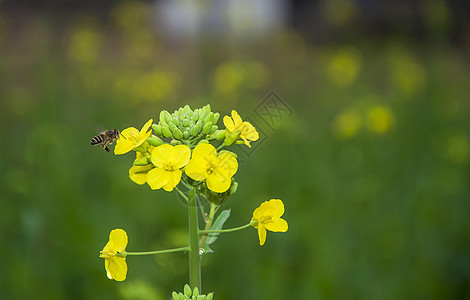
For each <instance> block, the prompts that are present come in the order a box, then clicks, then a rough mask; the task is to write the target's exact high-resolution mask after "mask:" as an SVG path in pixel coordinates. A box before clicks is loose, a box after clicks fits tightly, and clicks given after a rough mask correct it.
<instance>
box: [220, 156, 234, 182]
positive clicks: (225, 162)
mask: <svg viewBox="0 0 470 300" xmlns="http://www.w3.org/2000/svg"><path fill="white" fill-rule="evenodd" d="M237 170H238V161H237V159H236V158H235V157H233V156H232V155H230V154H229V153H222V154H220V155H219V156H218V157H217V170H216V172H219V171H222V172H223V175H225V174H227V175H228V177H230V178H231V177H232V176H233V175H234V174H235V173H237Z"/></svg>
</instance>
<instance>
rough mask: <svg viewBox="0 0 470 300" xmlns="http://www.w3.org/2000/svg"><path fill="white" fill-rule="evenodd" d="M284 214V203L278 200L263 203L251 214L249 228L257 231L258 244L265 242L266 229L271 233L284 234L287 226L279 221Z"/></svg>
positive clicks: (281, 220) (284, 222)
mask: <svg viewBox="0 0 470 300" xmlns="http://www.w3.org/2000/svg"><path fill="white" fill-rule="evenodd" d="M283 214H284V203H282V201H281V200H279V199H271V200H269V201H265V202H264V203H263V204H261V205H260V206H259V207H258V208H257V209H255V211H254V212H253V218H252V219H251V222H250V223H251V226H253V227H254V228H256V229H258V236H259V244H260V245H261V246H262V245H264V243H265V242H266V229H267V230H269V231H273V232H286V231H287V229H288V225H287V222H286V220H284V219H281V216H282V215H283Z"/></svg>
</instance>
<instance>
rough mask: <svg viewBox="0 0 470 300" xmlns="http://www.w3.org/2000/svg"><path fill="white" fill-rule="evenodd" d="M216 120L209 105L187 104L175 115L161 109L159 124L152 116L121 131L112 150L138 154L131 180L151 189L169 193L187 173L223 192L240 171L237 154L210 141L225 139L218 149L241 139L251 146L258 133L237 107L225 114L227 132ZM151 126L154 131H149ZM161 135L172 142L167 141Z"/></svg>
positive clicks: (214, 189)
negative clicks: (137, 125) (241, 115)
mask: <svg viewBox="0 0 470 300" xmlns="http://www.w3.org/2000/svg"><path fill="white" fill-rule="evenodd" d="M227 118H228V119H227ZM218 119H219V113H213V112H212V111H211V108H210V105H206V106H204V107H202V108H198V109H195V110H191V108H190V107H189V106H188V105H186V106H185V107H184V108H180V109H179V110H176V111H175V112H174V113H173V114H170V113H169V112H167V111H166V110H163V111H162V112H161V113H160V120H159V123H158V124H153V125H152V122H153V120H152V119H150V120H149V121H148V122H147V123H146V124H145V125H144V126H143V127H142V129H141V130H140V131H139V130H137V129H136V128H134V127H130V128H127V129H124V130H123V131H122V134H121V136H122V138H119V139H118V141H117V143H116V148H115V149H114V153H115V154H117V155H118V154H124V153H127V152H129V151H132V150H134V151H135V152H136V159H135V160H134V164H133V166H132V167H131V168H130V170H129V178H130V179H131V180H132V181H134V182H135V183H137V184H140V185H143V184H145V183H147V184H148V185H149V186H150V188H152V189H160V188H163V189H164V190H165V191H172V190H173V189H174V188H175V187H176V186H177V185H178V184H179V183H180V181H181V178H182V175H183V174H185V175H186V176H187V177H189V178H191V179H192V180H194V181H198V182H204V183H205V184H206V186H207V188H208V189H209V190H211V191H213V192H216V193H224V192H226V191H227V190H228V189H229V188H230V186H231V185H232V177H233V175H235V173H236V172H237V170H238V162H237V158H236V157H237V156H236V154H234V153H232V152H230V151H227V150H221V151H217V149H216V148H215V147H214V146H213V145H212V144H209V142H208V140H214V139H218V140H221V139H224V142H223V144H222V145H221V146H220V147H225V146H229V145H230V144H232V143H233V142H235V141H236V139H238V138H240V139H241V140H242V143H244V144H246V145H248V146H250V144H249V141H255V140H257V139H258V137H259V136H258V133H257V131H256V129H255V128H254V127H253V126H252V125H251V124H250V123H248V122H243V120H242V119H241V117H240V116H239V115H238V113H237V112H236V111H232V117H231V118H230V117H228V116H225V117H224V124H226V127H227V128H226V129H225V130H218V127H217V125H216V122H217V120H218ZM150 126H151V127H152V129H153V130H154V132H155V135H152V132H151V131H149V128H150ZM234 133H235V135H236V136H235V140H231V141H230V142H229V141H227V139H230V138H231V139H233V137H234ZM162 138H172V140H171V141H170V142H169V143H165V142H164V141H163V140H162ZM220 147H219V148H220Z"/></svg>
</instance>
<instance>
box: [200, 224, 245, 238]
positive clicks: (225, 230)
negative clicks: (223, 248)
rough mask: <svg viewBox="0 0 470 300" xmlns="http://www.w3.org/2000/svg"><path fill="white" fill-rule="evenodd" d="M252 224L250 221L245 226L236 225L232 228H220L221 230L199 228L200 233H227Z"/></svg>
mask: <svg viewBox="0 0 470 300" xmlns="http://www.w3.org/2000/svg"><path fill="white" fill-rule="evenodd" d="M250 226H252V225H251V223H248V224H245V225H243V226H240V227H235V228H230V229H220V230H199V234H204V235H206V234H209V233H227V232H234V231H238V230H242V229H245V228H248V227H250Z"/></svg>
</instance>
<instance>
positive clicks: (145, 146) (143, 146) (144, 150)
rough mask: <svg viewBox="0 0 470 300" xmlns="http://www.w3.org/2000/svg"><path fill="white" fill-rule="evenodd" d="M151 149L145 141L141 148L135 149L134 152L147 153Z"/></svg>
mask: <svg viewBox="0 0 470 300" xmlns="http://www.w3.org/2000/svg"><path fill="white" fill-rule="evenodd" d="M149 147H150V144H149V143H148V142H147V141H145V142H144V143H143V144H142V145H140V146H139V147H137V148H134V149H132V150H134V151H136V152H142V153H145V152H147V150H148V149H149Z"/></svg>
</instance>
